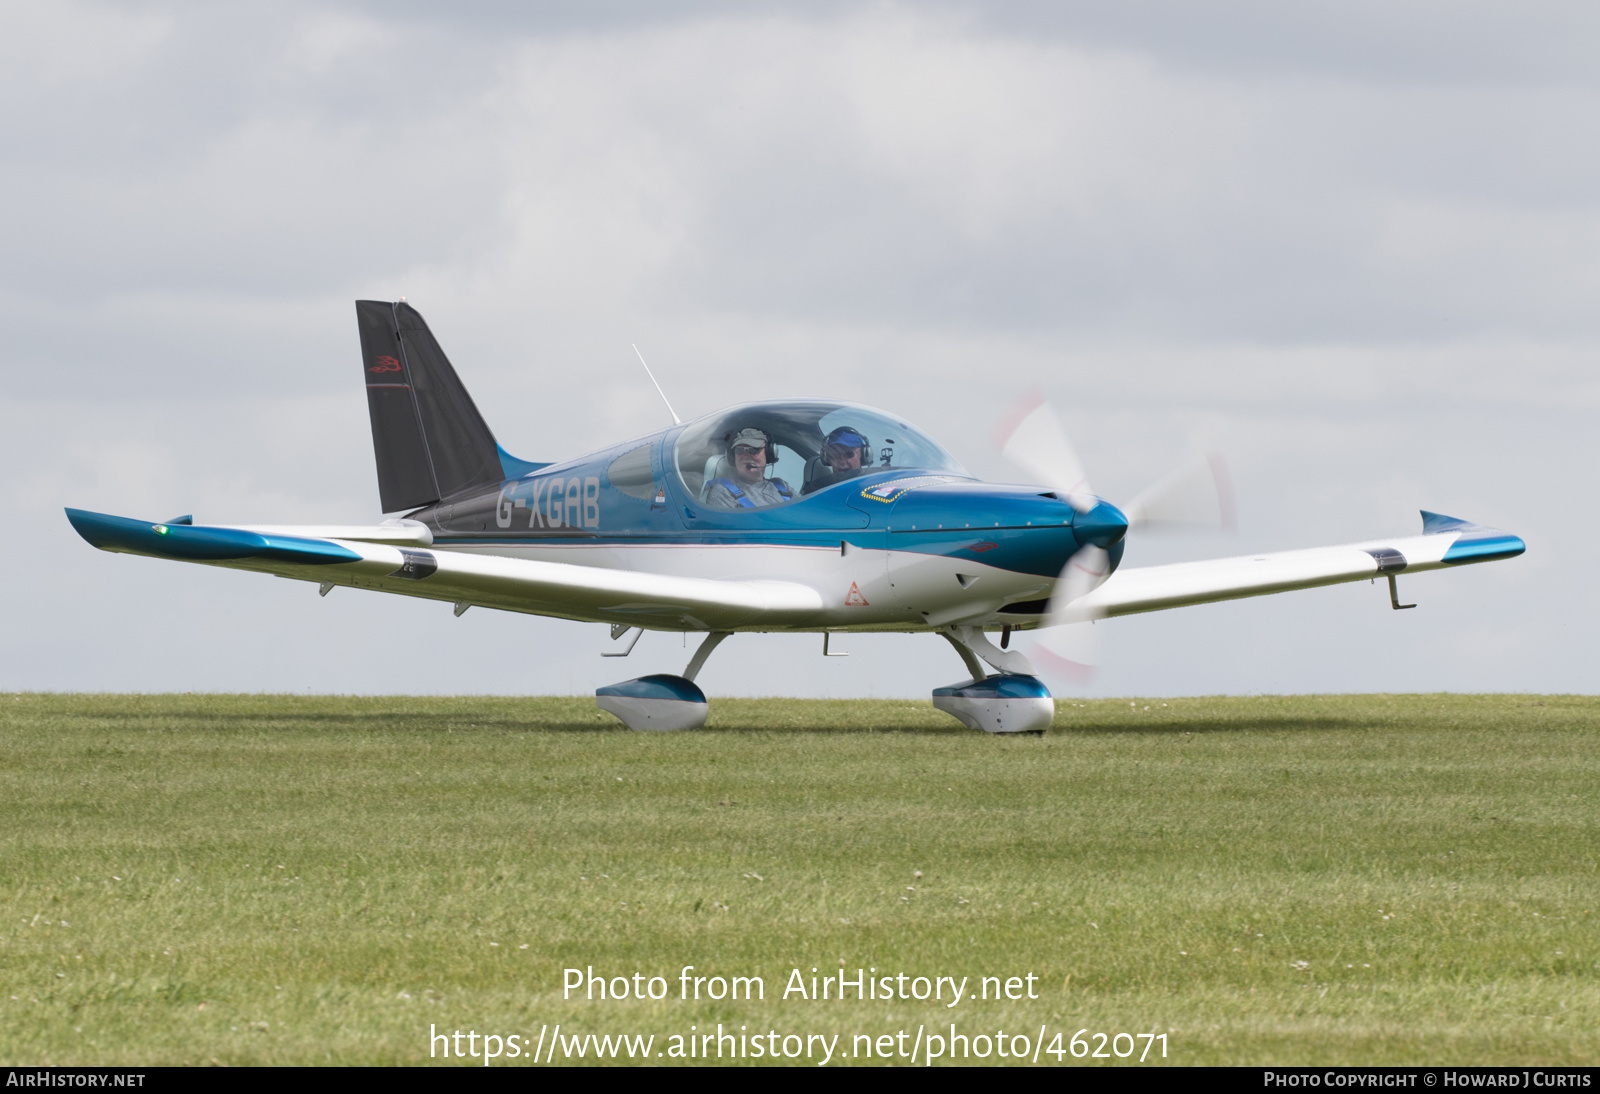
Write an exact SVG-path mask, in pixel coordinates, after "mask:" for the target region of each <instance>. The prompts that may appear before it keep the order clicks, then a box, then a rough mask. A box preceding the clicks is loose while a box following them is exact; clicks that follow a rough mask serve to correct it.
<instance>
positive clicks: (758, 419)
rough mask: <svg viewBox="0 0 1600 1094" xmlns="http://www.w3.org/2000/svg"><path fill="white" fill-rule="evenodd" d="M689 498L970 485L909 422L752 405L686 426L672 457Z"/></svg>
mask: <svg viewBox="0 0 1600 1094" xmlns="http://www.w3.org/2000/svg"><path fill="white" fill-rule="evenodd" d="M673 462H674V464H675V465H676V467H677V471H678V477H679V478H680V479H681V480H682V481H683V485H684V488H685V489H686V490H687V491H688V492H689V496H690V497H694V498H698V499H699V500H700V501H702V502H704V503H706V504H708V505H712V506H715V507H719V508H727V509H736V508H739V509H753V508H764V507H767V506H771V505H784V504H787V503H789V502H791V501H795V500H798V499H799V498H801V497H804V496H806V495H807V494H812V493H815V492H816V491H818V490H822V489H826V488H827V487H829V486H833V485H835V484H837V483H841V482H845V481H846V480H848V479H853V478H858V477H860V476H862V475H869V474H873V473H875V472H879V471H889V470H906V471H911V470H915V471H935V472H944V473H947V474H951V475H959V476H961V477H963V478H970V477H971V476H970V475H968V474H967V472H966V470H965V469H964V468H963V467H962V466H961V465H960V464H959V463H957V462H956V461H955V460H954V459H953V458H952V457H951V456H950V454H949V453H948V452H946V451H945V450H944V449H942V448H940V447H939V446H938V445H937V444H936V443H934V441H933V440H932V439H931V438H929V437H928V436H927V434H925V433H923V432H922V431H921V430H920V429H917V428H915V427H914V426H912V425H911V424H910V423H909V422H906V421H904V420H903V419H900V418H897V417H895V416H894V415H892V414H885V413H884V412H883V411H881V410H873V409H872V408H870V407H864V406H854V405H851V404H849V403H826V402H811V401H806V402H783V403H750V404H748V405H746V406H740V407H734V408H733V409H732V410H724V411H721V412H719V413H716V414H712V415H709V416H707V417H705V418H701V419H700V420H699V421H696V422H691V423H690V424H689V425H688V427H687V428H685V429H684V431H683V432H682V433H681V434H679V436H678V443H677V445H676V446H675V448H674V450H673Z"/></svg>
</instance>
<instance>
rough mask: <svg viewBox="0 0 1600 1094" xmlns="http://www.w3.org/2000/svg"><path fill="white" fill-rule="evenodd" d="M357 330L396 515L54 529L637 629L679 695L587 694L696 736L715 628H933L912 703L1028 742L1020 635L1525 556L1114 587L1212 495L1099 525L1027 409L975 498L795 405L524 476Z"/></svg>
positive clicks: (436, 357) (1146, 575)
mask: <svg viewBox="0 0 1600 1094" xmlns="http://www.w3.org/2000/svg"><path fill="white" fill-rule="evenodd" d="M356 315H357V321H358V326H359V329H360V334H361V354H362V370H363V373H362V374H363V376H364V377H365V379H366V389H367V403H368V410H369V413H370V417H371V421H372V440H373V446H374V449H375V451H376V457H377V470H378V491H379V496H380V499H381V501H382V506H383V511H384V512H385V513H404V516H401V517H397V518H392V519H388V520H385V521H383V522H382V523H380V524H376V525H335V526H321V525H318V526H292V527H290V526H267V525H208V526H203V525H198V524H195V523H193V520H192V518H190V517H187V516H184V517H177V518H174V519H171V520H167V521H163V522H160V523H155V522H151V521H147V520H131V519H128V518H125V517H116V516H108V515H105V514H100V513H91V512H85V511H83V510H78V509H68V510H67V516H68V518H69V519H70V520H71V522H72V525H73V527H74V528H76V529H77V531H78V532H79V534H80V535H82V536H83V538H84V539H86V540H87V541H89V543H91V544H93V545H94V546H96V547H99V548H101V549H103V550H107V551H122V552H128V553H132V554H140V555H150V556H154V557H156V558H167V559H177V560H180V561H185V562H198V563H204V564H207V565H213V566H226V567H230V568H233V569H240V570H254V571H257V572H260V573H269V574H275V575H277V576H279V577H286V578H293V579H297V580H301V581H308V582H312V583H314V584H317V585H318V586H319V587H320V591H321V593H322V595H324V596H326V595H327V594H328V592H329V591H330V590H332V589H335V588H339V587H349V588H354V589H371V590H376V591H379V592H386V593H398V594H400V595H403V596H416V597H424V598H428V599H433V600H440V601H444V602H446V603H449V604H453V605H454V607H455V613H456V615H458V616H459V615H460V614H461V613H463V612H465V611H466V610H467V609H469V608H472V607H483V608H498V609H501V610H504V611H514V612H527V613H530V614H534V615H547V616H555V617H559V618H564V619H574V620H583V621H588V622H599V623H609V624H610V625H611V636H612V639H613V641H619V640H620V639H622V638H624V637H626V636H627V635H628V634H629V632H633V637H632V639H631V640H630V642H629V643H628V645H627V646H626V647H624V648H622V649H621V650H620V652H617V653H614V654H610V655H608V656H627V654H628V653H629V652H630V651H631V650H632V648H633V644H635V643H637V641H638V639H639V636H640V635H641V634H642V633H643V632H644V631H646V630H658V631H683V632H691V631H692V632H696V633H698V634H703V635H704V636H705V637H704V638H703V640H701V642H700V643H699V647H698V648H697V649H696V650H695V652H694V654H693V656H692V657H691V658H690V660H689V662H688V665H687V667H685V669H684V670H683V672H682V673H681V674H677V675H668V674H652V675H648V676H641V677H639V678H637V679H632V680H627V681H624V682H622V683H619V684H612V685H609V686H607V687H602V688H600V689H598V690H597V691H596V693H595V694H596V698H597V701H598V703H599V705H600V706H601V707H602V708H604V709H605V710H608V711H610V712H611V713H613V714H615V715H616V716H617V717H618V718H619V719H621V720H622V721H623V722H624V723H625V724H626V725H628V726H629V727H631V728H633V729H663V730H667V729H687V728H693V727H697V726H700V725H703V724H704V723H705V719H706V713H707V705H706V697H705V694H704V693H703V692H702V691H701V690H700V688H699V687H698V686H697V685H696V684H695V682H694V681H695V676H696V674H698V673H699V671H700V669H701V668H702V667H703V666H704V665H705V663H706V658H708V657H709V656H710V655H711V653H712V651H713V650H714V649H716V647H717V645H718V643H720V642H722V641H723V640H724V639H725V638H727V637H728V636H729V635H731V634H734V633H736V632H748V631H806V632H812V633H817V632H820V633H821V634H822V635H823V652H824V653H827V652H829V651H828V643H829V639H830V636H831V635H834V634H837V633H839V632H848V631H902V632H910V633H927V632H932V633H937V634H939V635H941V636H943V637H944V638H945V639H946V640H947V641H948V642H949V643H950V644H951V645H952V646H953V647H954V648H955V651H956V653H957V654H958V655H959V656H960V657H961V660H962V662H963V663H964V665H965V667H966V669H967V672H968V674H969V676H970V679H967V680H963V681H961V682H958V683H956V684H952V685H950V686H948V687H941V688H938V689H936V690H935V691H934V692H933V701H934V705H935V706H937V707H938V708H939V709H941V710H944V711H947V712H948V713H950V714H952V715H954V716H955V717H956V718H958V719H959V720H960V721H962V722H964V723H965V724H967V725H968V726H971V727H972V728H974V729H982V730H986V731H988V732H991V733H1019V732H1021V733H1027V732H1033V733H1037V732H1042V731H1043V730H1044V729H1045V727H1047V726H1048V725H1049V724H1050V722H1051V719H1052V717H1053V715H1054V702H1053V700H1052V699H1051V697H1050V692H1049V690H1048V689H1047V688H1046V686H1045V684H1044V683H1043V682H1042V681H1041V680H1040V679H1039V676H1038V673H1037V671H1036V670H1035V667H1034V665H1033V663H1032V662H1031V661H1030V660H1029V657H1028V656H1027V655H1026V654H1024V653H1023V652H1022V651H1021V650H1020V649H1014V648H1011V643H1010V639H1011V636H1012V634H1013V632H1017V631H1034V632H1038V633H1037V634H1036V635H1035V636H1033V637H1034V638H1035V639H1036V642H1035V645H1034V647H1033V649H1034V656H1035V657H1036V658H1038V659H1039V660H1041V662H1044V663H1046V664H1047V665H1050V666H1054V667H1056V668H1061V669H1072V668H1081V667H1082V666H1083V664H1084V662H1085V661H1086V660H1087V658H1086V657H1084V656H1083V655H1082V654H1080V653H1078V652H1077V650H1078V647H1079V646H1080V645H1081V644H1082V638H1083V637H1084V636H1085V635H1086V634H1087V633H1092V627H1091V626H1090V624H1092V622H1093V621H1094V620H1097V619H1103V618H1107V617H1111V616H1119V615H1127V614H1130V613H1134V612H1149V611H1158V610H1162V609H1166V608H1177V607H1183V606H1186V605H1191V604H1204V603H1208V602H1211V601H1218V600H1229V599H1234V598H1237V597H1246V596H1258V595H1262V594H1266V593H1278V592H1284V591H1287V590H1291V589H1306V588H1312V587H1315V586H1320V585H1331V584H1335V583H1338V582H1345V581H1365V580H1375V579H1377V578H1379V577H1385V578H1387V579H1388V582H1389V591H1390V600H1391V603H1392V604H1393V606H1394V607H1395V608H1402V607H1408V606H1409V605H1402V604H1400V602H1399V600H1398V596H1397V592H1396V587H1395V584H1394V579H1395V575H1396V574H1398V573H1400V572H1402V571H1403V572H1405V573H1408V574H1409V573H1413V572H1417V571H1421V570H1434V569H1440V568H1449V567H1453V566H1459V565H1465V564H1469V563H1477V562H1487V561H1490V560H1493V559H1503V558H1510V557H1512V556H1515V555H1519V554H1521V553H1522V552H1523V550H1524V544H1523V542H1522V540H1521V539H1519V538H1518V537H1517V536H1514V535H1511V534H1509V533H1507V532H1503V531H1498V530H1496V529H1492V528H1486V527H1482V526H1480V525H1476V524H1472V523H1470V522H1468V521H1464V520H1458V519H1455V518H1452V517H1446V516H1441V515H1439V514H1435V513H1428V512H1424V513H1423V529H1422V531H1423V534H1422V535H1420V536H1411V537H1405V538H1397V539H1385V540H1375V541H1372V542H1369V543H1356V544H1350V545H1347V546H1339V547H1318V548H1312V549H1310V550H1300V551H1285V552H1277V553H1271V554H1259V555H1245V556H1241V557H1238V558H1223V559H1211V560H1207V561H1200V562H1183V563H1176V564H1171V565H1163V566H1149V567H1137V568H1134V567H1129V568H1127V569H1119V568H1118V563H1119V562H1120V561H1121V558H1122V553H1123V548H1124V545H1125V539H1124V536H1125V534H1126V533H1127V532H1128V531H1129V529H1130V528H1135V529H1137V528H1141V527H1147V526H1156V525H1159V524H1161V523H1163V522H1167V521H1173V520H1193V519H1196V518H1195V512H1196V510H1204V511H1206V512H1208V513H1209V514H1210V516H1211V518H1213V519H1214V518H1216V516H1217V515H1218V513H1219V511H1220V510H1222V509H1225V507H1226V501H1227V499H1226V497H1225V491H1224V490H1223V489H1222V483H1221V481H1220V479H1218V478H1217V476H1215V475H1214V474H1210V473H1208V469H1207V468H1206V467H1205V466H1204V465H1202V466H1201V467H1200V468H1199V469H1198V471H1194V470H1191V471H1190V472H1183V473H1179V474H1178V475H1176V476H1174V477H1172V478H1171V479H1170V480H1168V481H1166V482H1165V483H1163V484H1158V485H1157V487H1155V488H1153V489H1152V490H1151V491H1147V492H1146V494H1144V495H1141V496H1140V498H1138V499H1135V501H1134V502H1133V503H1131V504H1130V505H1129V506H1128V507H1127V508H1126V509H1125V510H1124V509H1119V508H1118V507H1116V506H1115V505H1112V504H1111V503H1110V502H1108V501H1105V500H1104V499H1102V498H1099V497H1097V496H1096V495H1095V494H1094V493H1093V492H1092V491H1091V490H1090V488H1089V485H1088V481H1087V478H1086V476H1085V474H1084V472H1083V470H1082V466H1081V464H1080V463H1079V461H1078V458H1077V456H1076V454H1075V453H1074V452H1073V450H1072V448H1071V445H1070V444H1069V442H1068V441H1067V439H1066V434H1065V433H1064V432H1063V431H1062V429H1061V427H1060V424H1059V422H1058V421H1057V420H1056V418H1055V416H1054V414H1053V412H1052V411H1051V410H1050V407H1049V406H1048V404H1045V403H1043V402H1035V403H1033V404H1029V405H1025V406H1023V407H1022V408H1020V410H1019V412H1018V414H1017V415H1016V416H1015V418H1014V420H1013V421H1012V422H1011V423H1010V424H1009V425H1008V426H1007V427H1006V428H1005V429H1004V430H1003V431H1002V435H1001V438H1000V439H1001V442H1002V445H1003V450H1004V451H1005V453H1006V454H1007V455H1008V456H1009V457H1011V458H1012V459H1014V460H1015V461H1016V462H1017V463H1019V464H1020V465H1021V466H1022V467H1023V468H1024V469H1025V470H1026V471H1028V472H1029V473H1030V474H1031V475H1033V476H1035V477H1036V478H1037V479H1038V481H1039V485H1036V486H1013V485H997V484H994V483H986V482H980V481H978V480H977V479H975V478H973V476H971V475H970V474H968V473H967V472H966V471H965V470H964V469H963V468H962V467H961V465H960V464H958V463H957V462H956V461H955V460H954V459H953V458H952V457H951V456H950V455H949V454H948V453H947V452H945V450H944V449H943V448H941V447H940V446H939V445H938V444H937V443H935V442H934V441H933V440H932V439H931V438H929V437H928V436H927V435H925V434H924V433H922V432H921V431H920V430H918V429H916V428H915V427H914V426H912V425H911V424H910V423H908V422H906V421H905V420H904V419H902V418H899V417H897V416H896V415H893V414H888V413H885V412H883V411H880V410H873V409H871V408H869V407H864V406H856V405H851V404H846V403H836V402H825V401H816V400H787V401H774V402H759V403H749V404H746V405H743V406H735V407H732V408H730V409H726V410H720V411H718V412H716V413H714V414H709V415H707V416H705V417H703V418H698V419H696V420H694V421H691V422H688V423H683V422H681V421H679V420H678V417H677V415H676V413H673V415H672V417H673V420H674V423H675V424H674V425H673V426H672V427H671V428H668V429H663V430H661V431H660V432H657V433H654V434H651V435H649V436H644V437H637V438H634V439H633V440H629V441H625V442H623V443H620V444H615V445H612V446H611V447H609V448H605V449H602V450H600V451H598V452H593V453H590V454H589V455H586V456H580V457H578V458H576V459H571V460H566V461H564V462H560V463H530V462H528V461H526V460H520V459H517V458H516V457H514V456H512V455H510V454H509V453H507V452H506V451H505V449H503V448H501V447H500V446H499V444H498V443H497V442H496V441H495V437H494V434H493V433H492V432H491V431H490V429H489V427H488V425H487V424H486V423H485V422H484V420H483V418H482V416H481V415H480V414H479V413H478V409H477V407H476V406H475V405H474V404H473V402H472V398H471V397H470V396H469V395H468V394H467V390H466V388H465V387H464V386H463V385H462V383H461V381H460V379H459V378H458V377H457V375H456V372H455V369H454V368H453V367H452V366H451V364H450V362H449V360H448V359H447V358H446V357H445V354H444V351H443V350H442V349H441V348H440V346H439V343H438V342H437V341H436V340H435V338H434V336H433V334H432V333H431V332H430V331H429V329H428V326H427V324H426V323H425V322H424V321H423V319H422V316H421V315H420V314H419V313H418V312H417V311H416V309H414V308H413V307H411V306H410V305H409V304H407V303H405V302H404V301H400V302H395V303H390V302H385V301H373V300H362V301H357V303H356ZM640 360H641V362H642V361H643V358H642V357H641V358H640ZM646 368H647V369H648V366H646ZM651 379H652V381H654V377H653V376H652V377H651ZM658 387H659V385H658ZM662 398H663V401H666V400H665V394H663V396H662ZM667 409H668V411H669V412H670V411H671V404H670V403H668V405H667ZM785 476H786V478H785ZM1197 499H1199V500H1198V502H1197ZM996 631H998V632H999V634H1000V642H999V644H998V645H996V644H995V643H994V642H993V641H991V639H990V637H989V636H990V634H991V633H992V632H996ZM985 666H988V668H986V667H985ZM989 668H992V669H993V670H994V671H993V672H990V671H989Z"/></svg>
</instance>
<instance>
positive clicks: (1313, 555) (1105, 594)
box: [1063, 511, 1527, 622]
mask: <svg viewBox="0 0 1600 1094" xmlns="http://www.w3.org/2000/svg"><path fill="white" fill-rule="evenodd" d="M1422 520H1423V534H1422V535H1420V536H1411V537H1407V538H1402V539H1385V540H1372V541H1370V542H1367V543H1352V544H1348V545H1346V546H1343V547H1312V548H1309V549H1306V550H1300V551H1279V552H1275V553H1270V554H1258V555H1241V556H1239V557H1237V558H1215V559H1206V560H1205V561H1202V562H1176V563H1171V564H1169V565H1165V566H1142V567H1132V568H1126V569H1119V570H1117V572H1116V573H1115V574H1113V575H1112V576H1111V577H1110V578H1109V579H1108V580H1107V581H1106V582H1105V584H1103V585H1101V586H1100V587H1099V588H1097V589H1095V590H1094V591H1093V592H1091V593H1088V594H1087V595H1085V596H1083V597H1080V598H1079V599H1078V600H1075V601H1073V603H1072V605H1071V606H1070V608H1069V610H1068V612H1067V613H1066V615H1067V618H1066V619H1064V620H1063V622H1071V621H1073V620H1074V619H1076V620H1084V619H1104V618H1107V617H1110V616H1118V615H1133V614H1136V613H1138V612H1155V611H1161V610H1163V609H1166V608H1183V607H1188V606H1190V605H1193V604H1209V603H1213V602H1215V601H1219V600H1237V599H1240V598H1242V597H1247V596H1265V595H1268V594H1270V593H1282V592H1289V591H1290V590H1293V589H1314V588H1317V587H1318V586H1322V585H1337V584H1339V583H1341V582H1345V581H1365V580H1369V579H1372V578H1378V577H1386V576H1392V575H1394V574H1398V573H1401V572H1404V573H1417V572H1420V571H1423V570H1439V569H1444V568H1446V567H1449V566H1459V565H1465V564H1469V563H1474V562H1491V561H1494V560H1495V559H1502V558H1513V557H1515V556H1517V555H1520V554H1522V553H1523V551H1525V550H1526V549H1527V545H1526V544H1524V543H1523V541H1522V539H1521V538H1520V537H1518V536H1515V535H1512V534H1511V533H1509V532H1503V531H1501V530H1499V529H1497V528H1486V527H1484V526H1483V525H1479V524H1473V523H1471V522H1469V521H1464V520H1459V519H1457V518H1455V517H1446V516H1443V515H1441V514H1438V513H1429V512H1427V511H1423V514H1422Z"/></svg>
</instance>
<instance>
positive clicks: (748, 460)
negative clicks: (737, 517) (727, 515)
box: [706, 429, 794, 509]
mask: <svg viewBox="0 0 1600 1094" xmlns="http://www.w3.org/2000/svg"><path fill="white" fill-rule="evenodd" d="M723 444H724V450H723V451H724V455H725V456H726V463H727V465H728V467H729V469H730V470H731V472H732V475H731V477H730V478H716V479H712V480H711V489H710V490H708V491H707V492H706V504H707V505H709V506H712V507H713V508H716V509H765V508H766V507H768V506H771V505H783V504H785V503H787V502H790V501H793V500H794V491H793V490H790V489H789V484H788V483H786V482H784V481H783V480H782V479H778V478H772V479H769V478H767V477H766V472H767V468H768V467H770V466H771V465H772V464H775V463H777V462H778V450H777V448H776V447H774V445H773V443H772V438H771V437H769V436H767V434H765V433H763V432H762V431H761V430H759V429H740V430H730V431H729V432H728V433H727V435H726V436H724V437H723Z"/></svg>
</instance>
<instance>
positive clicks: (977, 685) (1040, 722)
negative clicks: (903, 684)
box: [933, 627, 1056, 733]
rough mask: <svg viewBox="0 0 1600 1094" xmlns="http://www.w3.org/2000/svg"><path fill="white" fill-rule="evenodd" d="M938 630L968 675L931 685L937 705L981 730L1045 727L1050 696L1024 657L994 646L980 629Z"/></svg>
mask: <svg viewBox="0 0 1600 1094" xmlns="http://www.w3.org/2000/svg"><path fill="white" fill-rule="evenodd" d="M939 633H940V634H942V635H944V637H945V639H946V640H947V641H948V642H949V643H950V644H951V645H952V646H954V647H955V651H956V653H958V654H960V655H961V660H962V661H963V662H964V663H965V664H966V666H967V671H968V672H970V673H972V679H971V680H968V681H965V682H964V683H960V684H952V685H950V686H949V687H943V688H934V689H933V705H934V706H935V707H936V708H937V709H939V710H942V711H944V712H945V713H946V714H949V715H950V716H952V717H953V718H955V719H956V720H958V721H960V722H961V723H962V724H963V725H967V726H970V727H971V728H973V729H981V730H983V731H984V732H985V733H1043V732H1044V731H1045V730H1046V729H1048V728H1050V723H1051V722H1052V721H1054V720H1055V716H1056V704H1055V700H1054V699H1052V698H1051V697H1050V689H1049V688H1047V687H1045V685H1044V681H1042V680H1040V679H1039V677H1038V676H1037V675H1035V673H1034V668H1033V665H1032V664H1030V663H1029V661H1028V659H1027V658H1026V657H1024V656H1023V655H1022V654H1021V653H1019V652H1018V651H1016V650H1002V649H999V648H997V647H996V646H995V645H994V643H992V642H990V641H989V637H988V635H986V634H984V633H983V628H982V627H946V628H945V629H943V630H941V631H940V632H939ZM979 658H982V660H983V661H987V662H989V664H991V665H993V666H994V667H995V668H997V669H999V670H1000V673H999V675H997V676H991V675H989V674H988V673H986V672H985V671H984V668H983V664H982V663H981V662H980V660H979Z"/></svg>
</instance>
